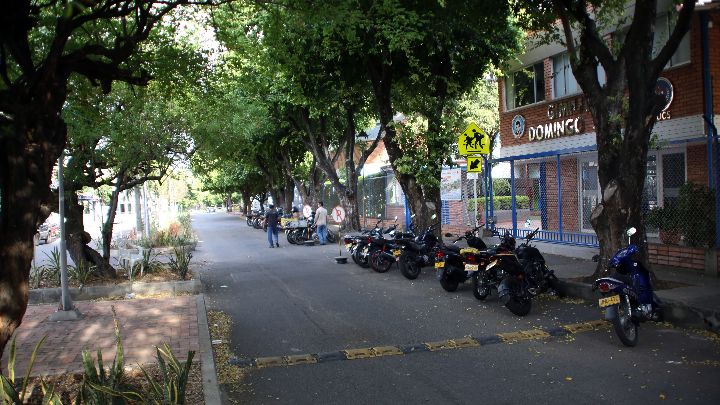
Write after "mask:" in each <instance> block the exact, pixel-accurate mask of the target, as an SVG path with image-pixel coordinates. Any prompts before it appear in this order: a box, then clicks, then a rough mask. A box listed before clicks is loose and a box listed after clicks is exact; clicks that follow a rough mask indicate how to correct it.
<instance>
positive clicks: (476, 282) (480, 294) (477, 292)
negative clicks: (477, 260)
mask: <svg viewBox="0 0 720 405" xmlns="http://www.w3.org/2000/svg"><path fill="white" fill-rule="evenodd" d="M477 273H478V272H475V274H473V276H472V284H473V295H474V296H475V298H477V299H479V300H480V301H485V298H487V297H488V295H490V287H489V286H487V285H485V283H484V282H483V281H482V278H481V277H480V276H479V275H478V274H477Z"/></svg>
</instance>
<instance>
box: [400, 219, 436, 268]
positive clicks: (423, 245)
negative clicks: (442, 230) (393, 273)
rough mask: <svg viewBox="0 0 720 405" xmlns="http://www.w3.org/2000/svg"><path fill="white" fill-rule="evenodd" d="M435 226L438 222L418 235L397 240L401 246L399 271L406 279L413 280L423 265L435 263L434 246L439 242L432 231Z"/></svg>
mask: <svg viewBox="0 0 720 405" xmlns="http://www.w3.org/2000/svg"><path fill="white" fill-rule="evenodd" d="M437 227H438V224H432V225H430V226H428V227H427V229H425V231H424V232H422V233H421V234H420V235H417V236H416V237H414V238H412V239H401V240H399V241H398V244H399V245H401V246H402V254H401V255H400V259H399V262H398V263H399V264H398V265H399V267H400V272H401V273H402V275H403V276H405V278H407V279H408V280H415V279H416V278H418V276H419V275H420V270H421V269H422V268H423V267H425V266H432V265H433V264H435V248H436V247H437V245H438V243H439V239H438V237H437V236H436V235H435V233H434V231H435V229H437Z"/></svg>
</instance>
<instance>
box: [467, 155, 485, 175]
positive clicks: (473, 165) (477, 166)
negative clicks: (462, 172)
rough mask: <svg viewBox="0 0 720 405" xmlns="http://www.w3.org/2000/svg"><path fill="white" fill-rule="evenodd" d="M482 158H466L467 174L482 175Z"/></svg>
mask: <svg viewBox="0 0 720 405" xmlns="http://www.w3.org/2000/svg"><path fill="white" fill-rule="evenodd" d="M482 167H483V157H482V156H468V157H467V171H468V173H482Z"/></svg>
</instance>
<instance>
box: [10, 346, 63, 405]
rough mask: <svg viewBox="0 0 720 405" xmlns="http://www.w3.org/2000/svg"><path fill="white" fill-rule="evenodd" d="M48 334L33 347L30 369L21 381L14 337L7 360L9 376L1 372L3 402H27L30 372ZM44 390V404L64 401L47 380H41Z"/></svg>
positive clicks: (60, 403)
mask: <svg viewBox="0 0 720 405" xmlns="http://www.w3.org/2000/svg"><path fill="white" fill-rule="evenodd" d="M46 337H47V336H43V337H42V339H40V341H39V342H37V344H36V345H35V349H33V351H32V353H31V354H30V363H29V364H28V369H27V371H26V372H25V378H23V379H22V381H19V379H17V378H15V352H16V351H15V337H13V340H12V343H11V344H10V354H9V356H10V358H9V359H8V362H7V370H8V376H7V377H5V375H2V374H0V385H2V387H0V399H1V400H2V403H3V404H23V403H25V400H26V399H27V398H25V394H27V388H28V381H29V380H30V372H31V371H32V368H33V365H34V364H35V358H36V357H37V352H38V350H39V349H40V346H42V344H43V342H44V341H45V338H46ZM41 386H42V391H43V396H44V400H43V404H52V405H56V404H58V405H62V401H61V400H60V397H59V396H58V395H57V394H55V390H54V388H52V387H48V386H47V385H45V381H41Z"/></svg>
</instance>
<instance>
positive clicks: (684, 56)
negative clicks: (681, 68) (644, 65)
mask: <svg viewBox="0 0 720 405" xmlns="http://www.w3.org/2000/svg"><path fill="white" fill-rule="evenodd" d="M676 21H677V13H671V14H663V15H661V16H659V17H658V18H657V19H656V20H655V37H654V38H653V53H652V57H653V58H654V57H656V56H657V55H658V53H660V50H662V48H663V46H665V44H666V43H667V41H668V39H669V38H670V34H671V33H672V30H674V29H675V22H676ZM687 62H690V36H689V35H688V34H685V36H684V37H683V39H682V40H680V44H679V45H678V47H677V49H676V50H675V53H674V54H673V56H672V57H671V58H670V60H669V61H668V63H667V65H666V66H665V68H666V69H667V68H671V67H673V66H677V65H680V64H683V63H687Z"/></svg>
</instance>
